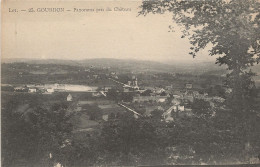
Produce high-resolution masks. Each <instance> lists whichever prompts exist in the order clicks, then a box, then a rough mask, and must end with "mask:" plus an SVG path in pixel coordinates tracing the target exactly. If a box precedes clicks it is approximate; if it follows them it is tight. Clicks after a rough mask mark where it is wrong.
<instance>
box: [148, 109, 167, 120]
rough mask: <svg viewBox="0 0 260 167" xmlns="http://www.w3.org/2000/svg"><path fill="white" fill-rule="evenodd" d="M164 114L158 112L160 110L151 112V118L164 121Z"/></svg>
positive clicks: (161, 111) (160, 111)
mask: <svg viewBox="0 0 260 167" xmlns="http://www.w3.org/2000/svg"><path fill="white" fill-rule="evenodd" d="M163 113H164V111H163V110H158V109H155V110H153V111H152V112H151V116H152V118H153V119H159V120H161V119H162V114H163Z"/></svg>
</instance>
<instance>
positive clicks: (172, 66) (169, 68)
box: [2, 58, 260, 75]
mask: <svg viewBox="0 0 260 167" xmlns="http://www.w3.org/2000/svg"><path fill="white" fill-rule="evenodd" d="M14 62H24V63H29V64H62V65H71V66H86V67H90V66H95V67H111V68H118V69H122V70H128V71H132V72H169V73H190V74H195V75H201V74H205V75H222V74H225V73H226V72H227V71H226V67H225V66H219V65H216V64H215V63H214V62H193V61H189V62H186V63H178V62H175V63H168V64H165V63H161V62H155V61H144V60H134V59H111V58H98V59H84V60H59V59H5V60H2V63H14ZM252 70H253V71H254V72H257V73H258V75H260V65H256V66H254V67H252Z"/></svg>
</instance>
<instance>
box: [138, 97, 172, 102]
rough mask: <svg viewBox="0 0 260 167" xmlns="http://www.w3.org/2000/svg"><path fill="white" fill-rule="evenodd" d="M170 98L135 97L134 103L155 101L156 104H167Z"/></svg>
mask: <svg viewBox="0 0 260 167" xmlns="http://www.w3.org/2000/svg"><path fill="white" fill-rule="evenodd" d="M167 98H168V96H140V95H139V96H134V97H133V102H149V101H155V102H161V103H163V102H165V101H166V99H167Z"/></svg>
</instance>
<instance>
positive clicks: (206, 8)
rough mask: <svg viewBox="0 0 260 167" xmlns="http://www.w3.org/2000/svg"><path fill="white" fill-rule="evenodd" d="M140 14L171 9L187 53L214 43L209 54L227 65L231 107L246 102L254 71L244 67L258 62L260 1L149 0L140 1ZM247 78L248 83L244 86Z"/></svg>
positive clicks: (193, 53) (259, 49)
mask: <svg viewBox="0 0 260 167" xmlns="http://www.w3.org/2000/svg"><path fill="white" fill-rule="evenodd" d="M141 8H142V10H141V11H140V12H139V13H140V14H142V15H146V14H148V13H153V14H155V13H159V14H163V13H165V12H170V13H172V14H173V20H174V21H175V22H176V23H177V24H178V25H180V26H182V27H183V28H184V29H183V36H182V38H183V37H188V38H189V40H190V43H191V45H193V46H192V47H191V48H190V49H191V52H190V54H191V55H192V56H193V57H195V56H196V54H197V53H198V52H199V51H200V50H201V49H204V48H205V47H207V46H208V45H210V44H211V45H213V46H212V47H211V49H210V50H209V55H211V56H215V55H216V56H219V57H218V58H217V61H216V64H219V65H227V67H228V68H227V69H228V70H229V74H228V75H227V86H228V87H229V88H231V89H232V94H231V95H230V98H229V99H230V100H231V101H232V102H231V103H233V102H234V103H236V105H234V104H233V105H231V107H232V108H234V110H239V111H241V110H243V109H245V108H247V106H248V104H247V103H244V102H245V101H247V100H246V99H247V97H248V96H247V95H246V93H247V92H248V91H249V90H250V89H251V88H252V84H253V81H252V76H253V75H254V73H253V72H252V71H248V70H247V68H248V67H250V66H253V65H254V64H255V63H258V62H259V61H260V47H259V44H260V27H259V26H260V3H259V1H257V0H229V1H227V0H200V1H197V0H187V1H180V0H156V1H153V0H148V1H143V3H142V6H141ZM244 78H247V80H248V82H247V85H244V82H243V81H244V80H243V79H244Z"/></svg>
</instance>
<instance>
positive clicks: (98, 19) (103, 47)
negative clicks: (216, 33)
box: [2, 0, 215, 62]
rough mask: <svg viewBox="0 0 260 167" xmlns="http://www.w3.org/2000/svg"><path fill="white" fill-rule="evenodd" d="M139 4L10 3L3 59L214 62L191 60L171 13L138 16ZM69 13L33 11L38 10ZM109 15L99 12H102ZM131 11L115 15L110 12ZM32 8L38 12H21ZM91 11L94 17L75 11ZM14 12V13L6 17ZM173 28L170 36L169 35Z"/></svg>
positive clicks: (5, 13)
mask: <svg viewBox="0 0 260 167" xmlns="http://www.w3.org/2000/svg"><path fill="white" fill-rule="evenodd" d="M140 5H141V1H98V2H97V1H95V2H94V1H85V2H83V1H74V2H70V1H59V2H50V1H48V2H47V1H45V2H42V1H39V0H38V2H37V1H34V2H29V1H28V2H27V1H26V0H21V1H15V0H9V1H4V2H3V5H2V6H3V7H4V9H3V10H2V11H3V12H2V39H3V40H2V58H3V59H6V58H33V59H73V60H74V59H77V60H80V59H89V58H119V59H137V60H139V59H140V60H151V61H161V62H186V61H214V60H215V57H210V56H208V52H207V50H204V51H202V52H200V53H199V54H198V57H197V58H195V59H193V58H192V56H191V55H189V54H188V53H189V52H190V50H189V48H190V47H191V45H190V44H189V41H188V39H183V38H181V27H179V26H177V25H175V24H174V22H173V20H172V17H171V14H169V13H168V14H163V15H153V14H150V15H147V16H145V17H144V16H138V11H140V8H139V6H140ZM54 7H56V8H64V9H65V10H71V11H69V12H64V13H63V12H61V13H53V12H37V10H38V8H54ZM108 7H109V8H110V9H112V11H103V12H102V11H101V12H97V11H96V9H104V10H106V8H108ZM115 7H118V8H125V9H129V8H130V9H131V11H124V12H122V11H114V8H115ZM29 8H34V10H35V11H36V12H34V13H31V12H27V11H26V12H25V11H21V10H28V9H29ZM74 8H76V9H94V12H74V10H75V9H74ZM12 9H17V10H18V12H9V11H10V10H11V11H12ZM169 25H173V26H174V27H175V28H174V30H175V31H174V32H169Z"/></svg>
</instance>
